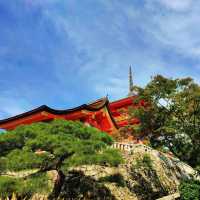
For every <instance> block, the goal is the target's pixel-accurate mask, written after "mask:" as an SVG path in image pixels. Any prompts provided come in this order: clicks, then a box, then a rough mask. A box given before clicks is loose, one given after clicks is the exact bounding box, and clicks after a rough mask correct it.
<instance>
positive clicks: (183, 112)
mask: <svg viewBox="0 0 200 200" xmlns="http://www.w3.org/2000/svg"><path fill="white" fill-rule="evenodd" d="M135 90H137V91H138V97H137V98H136V103H137V102H138V101H140V100H141V99H143V100H145V102H146V106H144V107H139V108H138V109H136V110H131V115H132V116H134V117H138V118H139V119H140V121H141V124H140V125H139V126H135V127H134V130H135V131H136V130H137V131H139V132H143V133H144V134H146V135H150V136H151V144H152V145H153V146H154V147H158V146H159V147H161V146H167V147H168V148H169V149H170V150H171V151H172V152H173V153H174V154H175V155H177V156H178V157H179V158H180V159H182V160H184V161H187V162H188V163H190V164H191V165H193V166H197V165H200V156H199V155H200V86H199V85H198V84H196V83H195V82H194V81H193V80H192V79H191V78H183V79H169V78H165V77H163V76H161V75H157V76H155V77H154V78H153V79H152V80H151V81H150V82H149V83H148V84H147V86H146V87H145V88H140V87H135Z"/></svg>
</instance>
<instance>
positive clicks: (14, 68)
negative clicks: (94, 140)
mask: <svg viewBox="0 0 200 200" xmlns="http://www.w3.org/2000/svg"><path fill="white" fill-rule="evenodd" d="M129 65H132V67H133V71H134V83H135V84H137V85H140V86H143V85H145V84H146V83H147V82H148V81H149V80H150V77H151V76H153V75H155V74H163V75H165V76H168V77H186V76H191V77H192V78H194V79H195V81H197V82H199V80H200V79H199V78H200V2H199V1H195V0H123V1H122V0H65V1H63V0H15V1H8V0H0V118H5V117H9V116H12V115H15V114H19V113H21V112H24V111H28V110H30V109H33V108H35V107H37V106H40V105H42V104H47V105H48V106H51V107H53V108H58V109H64V108H71V107H74V106H78V105H80V104H83V103H87V102H89V101H91V100H95V99H97V98H100V97H103V96H106V95H107V94H108V95H109V97H110V99H111V100H114V99H118V98H121V97H124V96H126V95H127V93H128V68H129Z"/></svg>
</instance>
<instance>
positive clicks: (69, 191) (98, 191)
mask: <svg viewBox="0 0 200 200" xmlns="http://www.w3.org/2000/svg"><path fill="white" fill-rule="evenodd" d="M123 154H124V160H125V162H124V163H123V164H121V165H120V166H118V167H109V166H97V165H89V166H87V165H85V166H80V167H76V168H72V169H71V170H70V171H69V173H68V174H67V176H66V177H65V179H64V182H63V185H62V187H61V190H60V194H59V197H60V198H64V199H116V200H125V199H128V200H143V199H144V200H148V199H149V200H152V199H157V198H161V197H163V196H167V195H170V194H174V193H176V192H178V185H179V183H180V180H181V179H182V178H190V177H195V171H194V170H193V169H192V168H191V167H190V166H188V165H186V164H185V163H182V162H180V160H178V159H177V158H174V157H172V156H170V155H167V154H164V153H161V152H158V151H156V150H154V149H152V148H149V147H147V146H144V145H135V146H134V148H133V150H132V151H131V152H129V153H123Z"/></svg>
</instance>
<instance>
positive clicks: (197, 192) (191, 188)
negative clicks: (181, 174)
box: [179, 180, 200, 200]
mask: <svg viewBox="0 0 200 200" xmlns="http://www.w3.org/2000/svg"><path fill="white" fill-rule="evenodd" d="M179 190H180V194H181V200H199V199H200V182H199V181H195V180H183V181H182V182H181V184H180V186H179Z"/></svg>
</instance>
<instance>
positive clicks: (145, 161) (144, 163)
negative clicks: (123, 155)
mask: <svg viewBox="0 0 200 200" xmlns="http://www.w3.org/2000/svg"><path fill="white" fill-rule="evenodd" d="M152 163H153V162H152V159H151V157H150V156H149V155H148V154H144V156H143V158H142V159H141V158H139V159H136V164H135V165H134V167H136V168H141V167H143V168H148V169H152V168H153V164H152Z"/></svg>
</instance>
